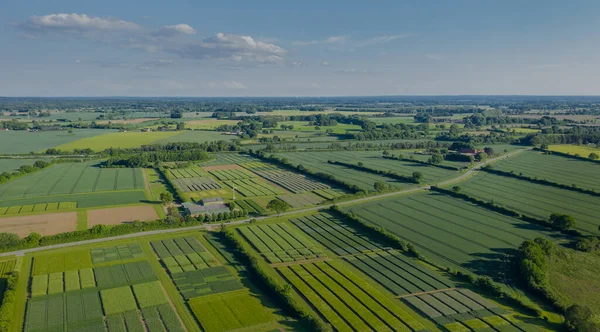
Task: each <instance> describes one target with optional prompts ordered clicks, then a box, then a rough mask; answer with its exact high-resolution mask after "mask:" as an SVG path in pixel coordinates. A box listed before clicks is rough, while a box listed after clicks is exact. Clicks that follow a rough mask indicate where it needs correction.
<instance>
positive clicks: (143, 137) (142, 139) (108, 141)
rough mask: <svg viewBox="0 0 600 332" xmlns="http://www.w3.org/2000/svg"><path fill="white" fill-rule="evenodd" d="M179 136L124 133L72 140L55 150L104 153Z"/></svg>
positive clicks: (173, 133)
mask: <svg viewBox="0 0 600 332" xmlns="http://www.w3.org/2000/svg"><path fill="white" fill-rule="evenodd" d="M177 134H179V132H177V131H166V132H139V131H138V132H133V131H132V132H124V133H115V132H113V133H109V134H106V133H105V134H104V135H100V136H95V137H88V138H82V139H79V140H73V141H70V142H69V143H66V144H62V145H58V146H56V147H55V148H57V149H60V150H63V151H72V150H74V149H92V150H94V151H104V150H106V149H110V148H137V147H140V146H142V145H145V144H151V143H155V142H156V141H159V140H163V139H166V138H168V137H171V136H175V135H177Z"/></svg>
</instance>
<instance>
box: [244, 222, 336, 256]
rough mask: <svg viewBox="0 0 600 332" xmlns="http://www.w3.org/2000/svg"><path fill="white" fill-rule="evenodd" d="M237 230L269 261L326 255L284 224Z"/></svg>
mask: <svg viewBox="0 0 600 332" xmlns="http://www.w3.org/2000/svg"><path fill="white" fill-rule="evenodd" d="M238 231H239V232H240V234H242V236H243V237H244V238H245V239H246V240H247V241H248V242H250V244H252V246H254V248H256V250H257V251H258V252H259V253H261V254H262V255H263V256H264V257H265V259H266V260H267V261H268V262H269V263H281V262H283V263H286V262H293V261H301V260H309V259H315V258H322V257H326V255H325V254H324V253H323V251H322V250H321V249H319V248H318V247H316V246H315V245H314V244H313V243H311V241H309V240H308V239H307V238H305V237H303V236H302V235H300V234H299V233H297V232H295V231H294V230H293V229H292V228H290V227H289V226H288V225H286V224H271V225H263V226H251V227H243V228H239V229H238Z"/></svg>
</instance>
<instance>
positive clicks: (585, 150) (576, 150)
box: [548, 144, 600, 157]
mask: <svg viewBox="0 0 600 332" xmlns="http://www.w3.org/2000/svg"><path fill="white" fill-rule="evenodd" d="M548 149H549V150H550V151H558V152H562V153H568V154H572V155H580V156H582V157H587V156H589V155H590V153H596V154H598V153H600V149H599V148H597V147H595V146H587V145H574V144H561V145H550V146H549V147H548Z"/></svg>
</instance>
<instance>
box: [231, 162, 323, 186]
mask: <svg viewBox="0 0 600 332" xmlns="http://www.w3.org/2000/svg"><path fill="white" fill-rule="evenodd" d="M241 166H243V167H244V168H246V169H248V170H251V171H252V172H254V173H256V174H258V175H260V176H261V177H263V178H265V179H267V180H269V181H271V182H274V183H276V184H278V185H280V186H282V187H283V188H285V189H287V190H289V191H291V192H293V193H302V192H306V191H312V190H320V189H329V186H328V185H325V184H322V183H319V182H317V181H315V180H312V179H309V178H307V177H306V176H304V175H301V174H297V173H292V172H290V171H285V170H282V169H280V168H278V167H277V166H274V165H271V164H265V163H263V162H253V163H244V164H241Z"/></svg>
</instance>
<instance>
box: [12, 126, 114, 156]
mask: <svg viewBox="0 0 600 332" xmlns="http://www.w3.org/2000/svg"><path fill="white" fill-rule="evenodd" d="M114 132H115V131H114V130H104V129H81V130H80V129H75V130H74V131H73V134H69V133H68V132H67V131H66V130H65V131H40V132H28V131H0V142H1V144H0V154H10V153H19V154H23V153H29V152H32V151H42V150H46V149H49V148H53V147H55V146H57V145H61V144H62V145H66V144H68V143H69V142H73V141H77V140H81V139H85V138H92V137H98V136H99V135H105V134H107V133H114Z"/></svg>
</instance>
